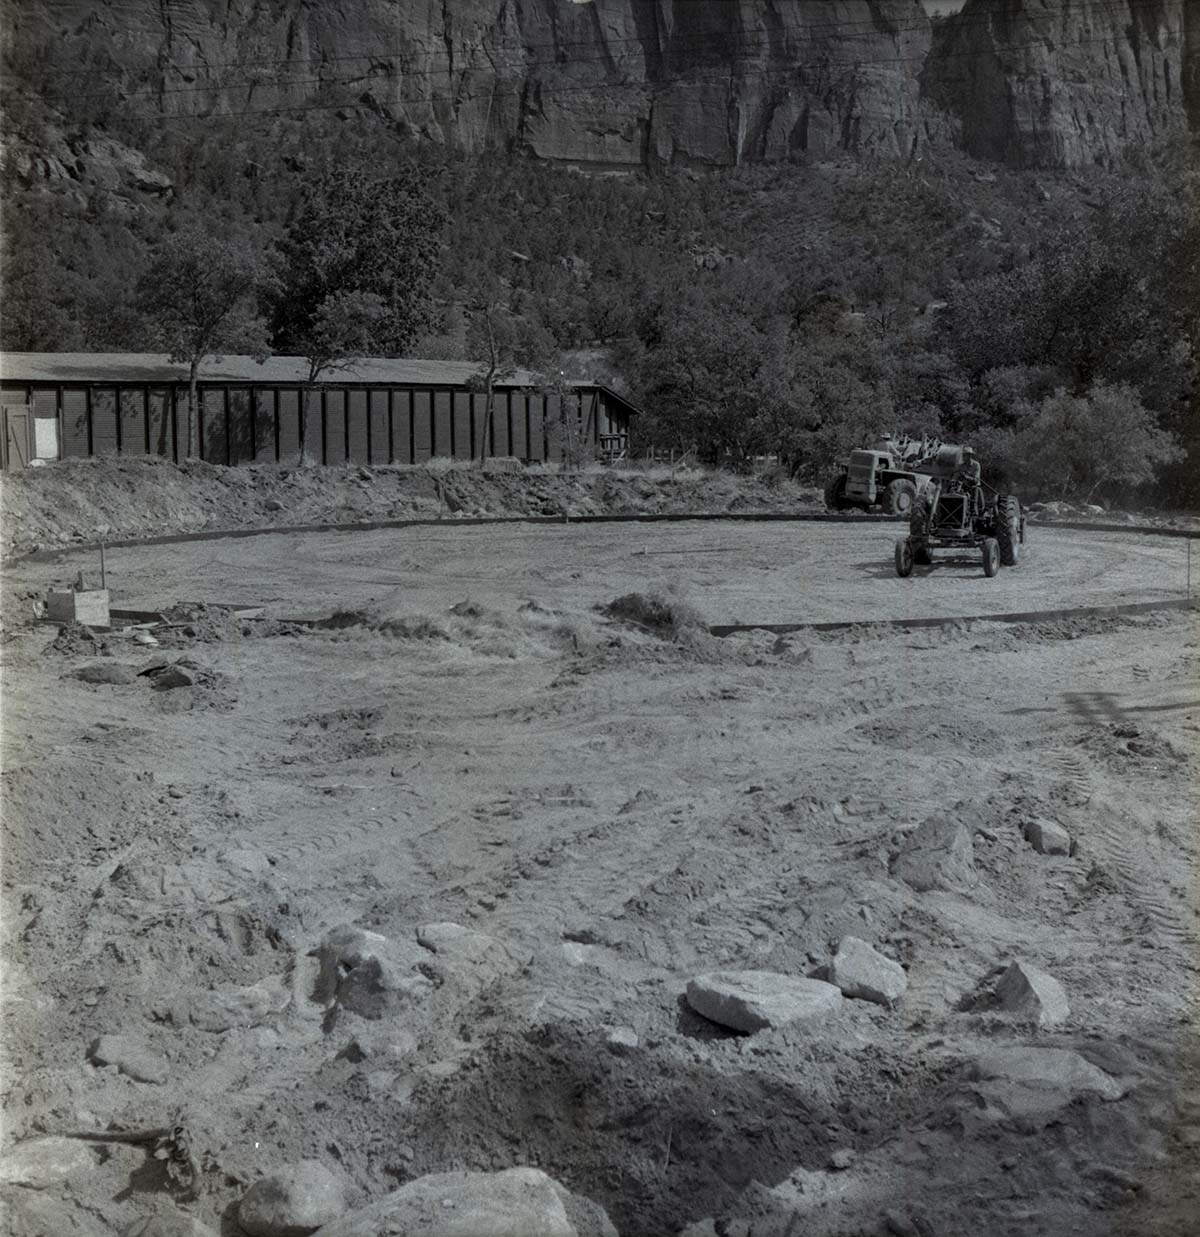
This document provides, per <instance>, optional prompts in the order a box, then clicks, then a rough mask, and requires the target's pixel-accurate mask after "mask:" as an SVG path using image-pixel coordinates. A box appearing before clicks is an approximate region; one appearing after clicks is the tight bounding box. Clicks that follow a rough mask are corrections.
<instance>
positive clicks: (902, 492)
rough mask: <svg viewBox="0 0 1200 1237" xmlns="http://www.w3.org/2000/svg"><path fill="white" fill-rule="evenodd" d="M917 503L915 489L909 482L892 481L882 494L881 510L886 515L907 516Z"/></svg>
mask: <svg viewBox="0 0 1200 1237" xmlns="http://www.w3.org/2000/svg"><path fill="white" fill-rule="evenodd" d="M916 501H917V487H916V486H915V485H913V483H912V482H911V481H893V482H892V483H891V485H889V486H888V487H887V489H886V490H884V492H883V509H884V511H886V512H887V514H888V515H900V516H907V515H909V514H910V513H911V512H912V509H913V506H914V504H915V503H916Z"/></svg>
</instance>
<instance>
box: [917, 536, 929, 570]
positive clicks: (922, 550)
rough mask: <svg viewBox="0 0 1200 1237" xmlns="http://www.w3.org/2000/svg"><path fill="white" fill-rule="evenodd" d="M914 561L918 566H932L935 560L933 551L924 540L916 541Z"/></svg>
mask: <svg viewBox="0 0 1200 1237" xmlns="http://www.w3.org/2000/svg"><path fill="white" fill-rule="evenodd" d="M913 562H914V563H916V564H917V566H918V567H928V566H930V565H931V564H932V562H933V551H932V550H931V549H930V548H929V547H928V546H927V545H925V544H924V542H921V541H918V542H916V543H915V544H914V545H913Z"/></svg>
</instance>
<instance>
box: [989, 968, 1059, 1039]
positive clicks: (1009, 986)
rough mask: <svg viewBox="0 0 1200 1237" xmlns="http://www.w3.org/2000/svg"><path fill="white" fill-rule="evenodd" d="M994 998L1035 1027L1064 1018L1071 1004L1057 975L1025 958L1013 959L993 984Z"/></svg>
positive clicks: (1045, 1025)
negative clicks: (1038, 967)
mask: <svg viewBox="0 0 1200 1237" xmlns="http://www.w3.org/2000/svg"><path fill="white" fill-rule="evenodd" d="M996 1002H997V1005H998V1006H999V1008H1000V1009H1002V1010H1004V1012H1005V1013H1010V1014H1018V1015H1020V1016H1021V1017H1024V1018H1029V1019H1031V1020H1032V1021H1034V1022H1036V1023H1037V1025H1038V1026H1039V1027H1053V1026H1057V1025H1058V1024H1059V1023H1061V1022H1065V1021H1066V1020H1067V1016H1068V1015H1069V1014H1070V1012H1071V1007H1070V1006H1069V1005H1068V1004H1067V994H1066V993H1065V992H1064V991H1063V986H1062V984H1060V983H1059V982H1058V980H1057V979H1054V978H1052V977H1051V976H1049V975H1047V974H1046V972H1045V971H1039V970H1038V969H1037V967H1034V966H1030V965H1029V963H1027V962H1014V963H1013V964H1012V965H1011V966H1010V967H1009V968H1008V970H1007V971H1005V972H1004V974H1003V975H1002V976H1001V977H1000V982H999V983H998V984H997V985H996Z"/></svg>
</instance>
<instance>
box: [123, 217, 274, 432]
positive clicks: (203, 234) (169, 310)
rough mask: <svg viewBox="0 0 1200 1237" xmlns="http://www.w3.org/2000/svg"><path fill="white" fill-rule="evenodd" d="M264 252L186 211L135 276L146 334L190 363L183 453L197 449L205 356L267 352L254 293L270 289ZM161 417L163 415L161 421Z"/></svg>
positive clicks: (173, 355)
mask: <svg viewBox="0 0 1200 1237" xmlns="http://www.w3.org/2000/svg"><path fill="white" fill-rule="evenodd" d="M272 281H273V271H272V266H271V261H270V257H269V253H268V251H267V250H266V249H264V247H262V246H261V245H258V244H256V243H255V242H254V241H253V240H251V239H250V238H248V237H246V236H244V235H239V234H237V233H236V232H230V231H225V232H223V233H221V234H219V235H218V234H216V233H214V232H212V231H210V230H209V228H208V227H206V226H205V225H204V224H203V223H202V222H201V221H200V220H198V219H187V220H185V221H184V222H183V223H182V224H181V226H180V227H179V228H178V229H177V230H176V231H175V232H173V233H171V234H170V235H169V236H168V237H167V238H166V239H165V240H164V241H163V242H162V243H161V244H160V245H159V246H158V248H157V250H156V252H155V253H154V255H153V257H152V259H151V261H150V264H149V266H148V267H147V268H146V270H145V271H144V272H143V274H142V276H141V278H140V279H139V280H138V284H137V294H138V301H139V304H140V307H141V309H142V311H143V313H144V314H145V317H146V320H147V323H148V335H149V338H151V339H152V340H153V341H154V342H156V343H157V344H158V346H159V347H161V348H162V349H163V350H164V351H165V352H167V353H168V354H169V355H170V358H171V360H172V361H177V362H182V363H185V364H186V365H187V367H188V403H187V445H186V454H187V455H188V456H194V455H196V454H197V445H198V444H197V442H196V427H197V417H196V385H197V380H198V376H199V371H200V366H201V364H202V363H203V362H204V360H205V359H206V358H207V357H216V356H219V355H220V354H221V353H223V352H234V351H236V352H244V353H249V354H250V355H252V356H254V357H257V358H258V359H259V360H262V359H263V358H265V357H266V356H268V355H269V353H270V343H269V339H268V334H267V324H266V321H265V319H264V318H263V316H262V314H261V313H260V312H259V297H260V295H261V294H263V293H264V292H269V290H270V288H271V286H272ZM164 425H165V422H164Z"/></svg>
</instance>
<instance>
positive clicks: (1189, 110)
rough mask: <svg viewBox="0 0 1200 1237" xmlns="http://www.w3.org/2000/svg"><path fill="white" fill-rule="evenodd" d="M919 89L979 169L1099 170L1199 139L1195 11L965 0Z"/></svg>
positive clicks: (1145, 0) (1147, 4) (1164, 2)
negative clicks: (990, 163) (1173, 140)
mask: <svg viewBox="0 0 1200 1237" xmlns="http://www.w3.org/2000/svg"><path fill="white" fill-rule="evenodd" d="M922 85H923V87H924V90H923V93H924V96H925V97H926V98H927V99H929V100H930V101H932V102H936V103H939V104H941V106H943V107H944V108H945V109H946V110H947V111H949V112H951V113H952V114H954V115H955V116H956V117H957V118H958V120H959V121H960V123H961V140H962V144H963V146H964V148H965V149H966V150H967V151H968V152H969V153H970V154H972V155H975V156H977V157H979V158H984V159H994V160H997V161H1003V162H1005V163H1009V164H1012V165H1015V166H1019V167H1079V166H1081V165H1083V164H1087V163H1092V162H1099V163H1103V162H1107V161H1108V160H1109V159H1111V158H1112V157H1113V156H1115V155H1117V154H1118V153H1119V152H1120V151H1121V150H1122V149H1124V148H1126V147H1129V146H1145V145H1147V144H1149V143H1151V142H1154V141H1157V140H1161V139H1163V138H1165V137H1169V136H1171V135H1172V134H1175V133H1181V132H1184V131H1186V130H1187V129H1188V128H1189V127H1190V128H1192V129H1197V128H1200V0H1106V2H1104V3H1097V2H1096V0H967V3H966V5H965V6H964V8H963V10H962V12H961V13H959V14H958V16H956V17H954V18H951V19H950V20H948V21H947V22H945V23H943V24H942V25H941V26H940V27H939V32H938V36H937V38H936V39H935V44H934V49H933V53H932V55H931V57H930V62H929V64H928V66H927V68H926V71H925V73H924V74H923V77H922Z"/></svg>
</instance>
